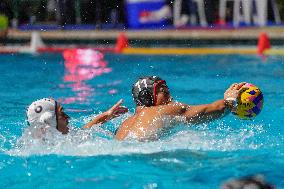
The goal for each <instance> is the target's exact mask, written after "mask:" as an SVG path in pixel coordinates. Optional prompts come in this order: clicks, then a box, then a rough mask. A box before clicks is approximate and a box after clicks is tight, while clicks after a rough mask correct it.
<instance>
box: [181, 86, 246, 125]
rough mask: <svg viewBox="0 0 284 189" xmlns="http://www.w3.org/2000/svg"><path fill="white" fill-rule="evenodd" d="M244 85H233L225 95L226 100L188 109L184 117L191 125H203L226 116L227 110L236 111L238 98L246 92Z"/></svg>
mask: <svg viewBox="0 0 284 189" xmlns="http://www.w3.org/2000/svg"><path fill="white" fill-rule="evenodd" d="M244 84H245V83H240V84H237V83H234V84H232V85H231V86H230V87H229V88H228V89H227V90H226V92H225V93H224V99H221V100H217V101H215V102H213V103H211V104H204V105H198V106H189V107H187V109H186V111H185V112H184V116H185V117H186V118H187V121H188V122H190V123H203V122H208V121H212V120H215V119H218V118H220V117H222V116H224V115H225V114H224V113H225V112H226V111H225V110H226V109H229V110H230V111H234V109H235V104H236V101H237V98H238V96H239V94H240V93H241V92H242V91H243V90H244V88H242V86H243V85H244ZM227 112H229V111H227Z"/></svg>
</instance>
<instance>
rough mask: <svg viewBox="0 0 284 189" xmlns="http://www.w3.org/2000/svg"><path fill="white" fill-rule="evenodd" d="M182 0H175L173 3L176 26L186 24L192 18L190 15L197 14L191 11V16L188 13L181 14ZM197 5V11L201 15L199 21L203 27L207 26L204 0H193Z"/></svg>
mask: <svg viewBox="0 0 284 189" xmlns="http://www.w3.org/2000/svg"><path fill="white" fill-rule="evenodd" d="M182 1H183V0H174V3H173V24H174V26H176V27H179V26H183V25H185V24H186V23H187V22H188V20H189V19H190V20H192V19H191V18H190V17H195V18H196V16H197V15H193V14H192V13H190V17H188V16H187V15H181V8H182ZM192 1H193V2H194V3H196V5H197V13H198V17H199V23H200V25H201V26H202V27H206V26H207V25H208V24H207V20H206V14H205V7H204V0H192Z"/></svg>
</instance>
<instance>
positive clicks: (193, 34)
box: [0, 26, 284, 55]
mask: <svg viewBox="0 0 284 189" xmlns="http://www.w3.org/2000/svg"><path fill="white" fill-rule="evenodd" d="M33 32H34V31H30V30H29V31H21V30H15V29H9V30H8V32H7V34H6V38H5V39H6V40H7V41H9V40H10V41H11V40H12V41H13V40H14V41H21V40H22V42H19V43H18V44H9V43H6V44H5V45H2V46H1V45H0V53H15V52H30V51H31V50H30V47H29V46H28V45H27V44H28V43H27V42H28V41H30V39H31V35H32V33H33ZM36 32H37V33H38V34H39V35H40V37H41V38H42V39H43V41H49V43H48V46H52V48H55V50H54V51H59V52H61V51H63V50H64V49H66V48H74V47H82V46H84V45H82V43H83V44H84V43H87V42H88V43H87V45H86V46H88V47H91V48H97V47H99V48H103V49H102V51H104V50H105V49H107V50H106V51H112V50H110V49H111V48H113V49H114V45H115V41H116V39H117V38H118V36H119V35H120V34H121V33H124V34H125V36H126V37H127V38H128V39H129V41H130V43H129V47H128V48H125V49H123V50H122V51H121V52H120V53H125V54H255V53H256V52H257V49H256V47H255V46H256V41H257V40H258V38H259V36H260V34H262V33H266V34H267V36H268V37H269V39H270V40H271V45H272V49H270V50H268V51H267V52H266V54H277V55H283V54H284V49H283V47H281V46H282V44H284V43H283V41H284V27H283V26H274V27H264V28H257V27H249V28H240V29H234V28H223V29H222V28H212V29H210V28H207V29H202V28H195V29H189V28H187V29H168V30H51V31H36ZM96 40H98V41H100V43H99V44H98V43H92V41H96ZM190 40H195V41H197V42H196V43H199V41H202V40H205V41H207V45H206V46H205V48H202V47H194V46H190V47H188V46H187V47H186V48H181V47H179V46H178V45H177V47H174V46H175V42H176V41H183V42H184V43H187V41H190ZM23 41H24V43H23ZM58 41H59V42H58ZM62 41H65V42H66V41H67V42H69V43H68V45H66V44H64V43H62V44H61V42H62ZM78 41H80V45H78V43H77V42H78ZM106 41H107V42H106ZM109 41H112V42H109ZM141 41H146V43H144V44H143V43H141ZM147 41H152V42H153V41H154V42H157V44H158V43H159V41H167V43H168V44H169V45H170V47H169V48H161V47H157V48H155V47H150V48H149V47H147V45H146V46H145V44H147ZM214 41H225V43H224V44H226V46H229V47H224V48H223V47H222V48H220V47H218V48H216V47H211V48H208V46H209V45H210V46H211V42H214ZM230 41H241V43H240V44H241V45H242V42H244V41H254V42H253V44H254V45H253V46H247V45H244V46H242V47H240V45H239V46H237V45H234V44H231V43H230ZM53 42H56V43H54V44H53ZM131 42H133V43H131ZM274 42H276V43H277V45H278V47H277V48H273V47H274ZM134 43H135V45H134ZM154 44H155V43H154ZM208 44H209V45H208ZM279 45H280V48H279ZM137 46H138V47H137ZM154 46H155V45H154ZM46 49H47V48H44V49H41V50H40V52H44V51H52V50H50V48H48V50H46ZM99 50H100V49H99Z"/></svg>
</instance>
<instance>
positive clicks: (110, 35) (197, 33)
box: [7, 26, 284, 40]
mask: <svg viewBox="0 0 284 189" xmlns="http://www.w3.org/2000/svg"><path fill="white" fill-rule="evenodd" d="M32 32H33V31H20V30H13V29H10V30H8V33H7V37H8V38H10V39H29V38H30V36H31V33H32ZM38 32H39V33H40V35H41V37H42V38H43V39H53V40H58V39H67V40H68V39H70V40H72V39H79V40H80V39H81V40H84V39H92V40H94V39H116V38H117V36H118V35H119V34H120V33H121V32H124V33H125V34H126V36H127V37H128V38H129V39H142V40H143V39H145V40H164V39H165V40H171V39H212V40H214V39H227V40H231V39H239V40H241V39H244V40H246V39H257V38H258V36H259V35H260V33H263V32H266V33H267V34H268V35H269V37H270V38H271V39H284V27H280V26H279V27H278V26H277V27H264V28H257V27H255V28H253V27H250V28H240V29H221V28H218V29H210V28H209V29H202V28H200V29H168V30H51V31H38Z"/></svg>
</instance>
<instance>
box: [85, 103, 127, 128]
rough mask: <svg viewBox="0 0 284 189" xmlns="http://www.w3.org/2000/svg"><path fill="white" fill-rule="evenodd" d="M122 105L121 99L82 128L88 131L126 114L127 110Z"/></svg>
mask: <svg viewBox="0 0 284 189" xmlns="http://www.w3.org/2000/svg"><path fill="white" fill-rule="evenodd" d="M122 103H123V100H122V99H121V100H119V101H118V102H117V103H116V104H115V105H114V106H113V107H111V108H110V109H109V110H107V111H105V112H103V113H101V114H100V115H98V116H97V117H95V118H94V119H93V120H92V121H90V122H89V123H87V124H86V125H84V126H83V128H85V129H89V128H91V127H92V126H93V125H96V124H99V123H105V122H106V121H108V120H111V119H113V118H115V117H118V116H120V115H121V114H124V113H126V112H128V109H127V108H126V107H124V106H121V104H122Z"/></svg>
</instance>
